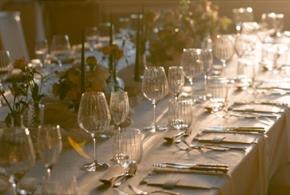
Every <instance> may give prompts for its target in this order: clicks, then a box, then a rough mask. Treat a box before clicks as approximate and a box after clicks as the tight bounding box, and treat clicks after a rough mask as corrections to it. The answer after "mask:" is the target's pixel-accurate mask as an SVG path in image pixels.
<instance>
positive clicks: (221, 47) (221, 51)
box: [213, 35, 234, 67]
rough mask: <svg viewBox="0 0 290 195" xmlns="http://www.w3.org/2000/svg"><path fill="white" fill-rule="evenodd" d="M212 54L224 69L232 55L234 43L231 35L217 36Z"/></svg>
mask: <svg viewBox="0 0 290 195" xmlns="http://www.w3.org/2000/svg"><path fill="white" fill-rule="evenodd" d="M213 53H214V56H215V57H216V58H218V59H219V60H220V61H221V62H222V65H223V67H226V62H227V61H228V60H230V59H231V58H232V56H233V54H234V41H233V38H232V36H231V35H217V37H216V39H215V41H214V47H213Z"/></svg>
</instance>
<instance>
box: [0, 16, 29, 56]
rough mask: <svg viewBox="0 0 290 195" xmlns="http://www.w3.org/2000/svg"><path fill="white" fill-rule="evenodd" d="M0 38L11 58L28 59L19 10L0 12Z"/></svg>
mask: <svg viewBox="0 0 290 195" xmlns="http://www.w3.org/2000/svg"><path fill="white" fill-rule="evenodd" d="M0 39H1V42H2V46H3V48H4V49H5V50H8V51H9V52H10V55H11V59H12V60H13V61H14V60H16V59H19V58H25V59H26V60H29V55H28V51H27V46H26V42H25V38H24V33H23V29H22V24H21V18H20V13H19V12H0Z"/></svg>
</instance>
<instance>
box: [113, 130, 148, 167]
mask: <svg viewBox="0 0 290 195" xmlns="http://www.w3.org/2000/svg"><path fill="white" fill-rule="evenodd" d="M114 140H115V141H114V147H113V150H114V151H113V158H114V160H115V161H116V162H117V163H118V164H119V165H120V166H121V167H123V168H127V167H128V166H129V164H130V163H139V162H140V161H141V159H142V153H143V134H142V133H141V132H140V131H139V130H138V129H134V128H127V129H124V130H123V131H122V132H121V133H117V134H116V135H115V137H114Z"/></svg>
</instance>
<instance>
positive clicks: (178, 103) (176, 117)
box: [168, 98, 193, 131]
mask: <svg viewBox="0 0 290 195" xmlns="http://www.w3.org/2000/svg"><path fill="white" fill-rule="evenodd" d="M192 105H193V101H192V99H190V98H188V99H186V98H179V99H170V100H169V105H168V125H169V126H170V127H172V128H173V129H176V130H185V131H186V130H188V129H189V128H190V126H191V123H192V120H193V119H192V118H193V108H192Z"/></svg>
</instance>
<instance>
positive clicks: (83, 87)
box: [81, 32, 86, 93]
mask: <svg viewBox="0 0 290 195" xmlns="http://www.w3.org/2000/svg"><path fill="white" fill-rule="evenodd" d="M85 71H86V67H85V35H84V32H83V33H82V52H81V92H82V93H84V92H85Z"/></svg>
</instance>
